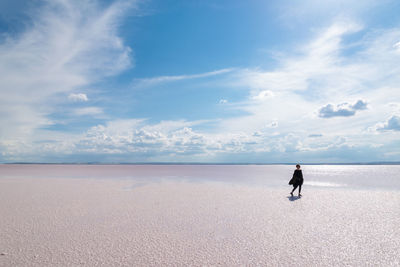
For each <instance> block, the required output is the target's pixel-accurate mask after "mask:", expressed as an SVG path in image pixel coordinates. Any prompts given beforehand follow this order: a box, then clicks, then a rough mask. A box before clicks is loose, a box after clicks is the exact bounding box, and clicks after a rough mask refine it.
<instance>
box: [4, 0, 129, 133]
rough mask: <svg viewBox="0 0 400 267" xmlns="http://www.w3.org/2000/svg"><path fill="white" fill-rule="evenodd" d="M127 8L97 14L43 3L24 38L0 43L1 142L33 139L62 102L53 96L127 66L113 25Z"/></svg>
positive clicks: (91, 4) (88, 5)
mask: <svg viewBox="0 0 400 267" xmlns="http://www.w3.org/2000/svg"><path fill="white" fill-rule="evenodd" d="M130 3H133V2H130ZM130 3H129V2H115V3H113V4H111V5H109V6H108V7H106V8H101V7H100V6H99V5H97V3H96V2H95V1H91V0H82V1H77V0H72V1H63V0H54V1H43V3H37V4H38V7H37V9H35V10H34V11H33V12H31V13H29V14H28V15H30V19H31V22H32V23H30V24H27V27H26V28H25V29H24V31H23V32H20V33H16V34H13V35H5V38H3V39H2V40H1V43H0V83H1V85H2V86H1V88H0V123H1V124H3V125H7V127H1V128H0V138H2V140H12V139H15V138H22V139H24V140H29V139H31V140H33V139H35V138H36V137H37V133H36V131H37V130H38V129H40V128H42V127H44V126H46V125H49V124H51V123H53V122H51V121H50V120H49V119H48V117H49V115H50V114H52V113H53V112H55V111H56V110H57V107H58V106H59V104H60V101H63V100H59V98H57V95H60V94H64V95H65V94H67V95H69V94H71V93H72V92H74V91H76V89H79V88H82V87H85V86H87V85H89V84H91V83H92V82H95V81H98V79H100V78H104V77H106V76H109V75H114V74H117V73H119V72H120V71H122V70H124V69H126V68H127V67H129V66H131V65H132V62H131V55H130V54H131V50H130V48H129V47H127V46H125V45H124V44H123V42H122V40H121V39H120V38H119V37H118V35H117V26H118V20H119V19H121V18H122V15H123V13H124V12H125V11H126V10H127V9H128V7H129V5H131V4H130ZM39 6H40V7H39ZM21 77H23V78H21ZM72 98H74V99H78V98H79V99H81V100H84V97H83V96H76V97H73V96H72ZM64 101H65V100H64ZM61 103H62V102H61ZM10 121H12V123H10ZM34 133H35V134H34ZM49 138H50V137H49ZM50 139H51V138H50Z"/></svg>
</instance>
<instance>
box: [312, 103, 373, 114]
mask: <svg viewBox="0 0 400 267" xmlns="http://www.w3.org/2000/svg"><path fill="white" fill-rule="evenodd" d="M364 109H367V102H365V101H363V100H358V101H357V102H356V103H355V104H353V105H350V104H348V103H342V104H339V105H337V106H336V107H335V106H334V105H332V104H327V105H326V106H323V107H322V108H320V110H319V111H318V116H319V117H321V118H332V117H349V116H354V115H355V114H356V111H357V110H364Z"/></svg>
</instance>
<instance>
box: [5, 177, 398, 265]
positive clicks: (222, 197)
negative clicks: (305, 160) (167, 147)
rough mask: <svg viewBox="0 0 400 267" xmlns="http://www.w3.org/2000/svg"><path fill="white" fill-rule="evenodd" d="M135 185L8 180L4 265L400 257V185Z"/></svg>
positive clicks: (364, 261)
mask: <svg viewBox="0 0 400 267" xmlns="http://www.w3.org/2000/svg"><path fill="white" fill-rule="evenodd" d="M133 183H134V182H133V181H129V180H111V179H101V180H95V179H62V178H58V179H51V178H46V179H41V178H12V179H7V178H4V179H0V214H1V216H0V266H82V265H84V266H245V265H246V266H399V265H400V255H399V253H398V248H399V247H400V230H399V225H400V193H399V192H397V191H390V192H389V191H387V192H385V191H376V190H375V191H356V190H342V189H317V188H315V187H314V188H307V187H305V188H304V189H303V190H304V196H303V197H302V198H301V199H289V198H288V197H287V196H288V192H289V190H290V188H289V187H288V189H287V190H282V189H271V188H267V187H260V186H247V185H237V184H228V183H213V182H205V183H194V182H173V181H168V182H160V183H150V184H142V185H140V186H135V185H134V184H133ZM127 188H128V189H129V190H127ZM292 200H293V201H292Z"/></svg>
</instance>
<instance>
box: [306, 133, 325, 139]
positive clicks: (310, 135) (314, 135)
mask: <svg viewBox="0 0 400 267" xmlns="http://www.w3.org/2000/svg"><path fill="white" fill-rule="evenodd" d="M322 136H323V135H322V134H309V135H308V137H311V138H315V137H322Z"/></svg>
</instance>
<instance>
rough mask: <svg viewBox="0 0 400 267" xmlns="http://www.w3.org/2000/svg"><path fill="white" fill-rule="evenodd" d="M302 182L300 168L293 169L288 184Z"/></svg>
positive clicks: (300, 183) (299, 183)
mask: <svg viewBox="0 0 400 267" xmlns="http://www.w3.org/2000/svg"><path fill="white" fill-rule="evenodd" d="M303 182H304V179H303V173H302V172H301V170H295V171H294V173H293V177H292V179H291V180H290V182H289V184H292V185H302V184H303Z"/></svg>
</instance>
